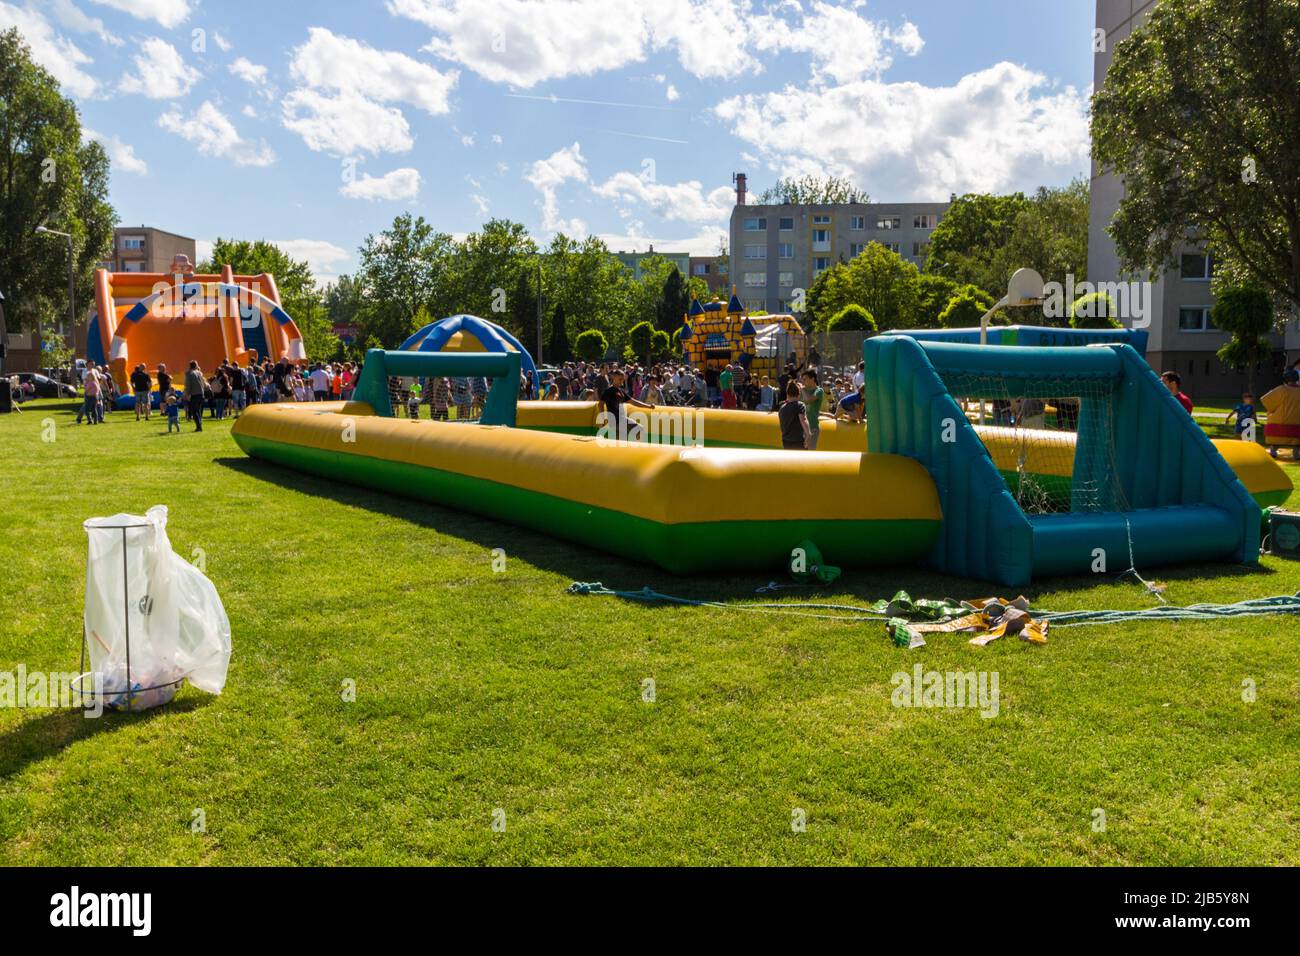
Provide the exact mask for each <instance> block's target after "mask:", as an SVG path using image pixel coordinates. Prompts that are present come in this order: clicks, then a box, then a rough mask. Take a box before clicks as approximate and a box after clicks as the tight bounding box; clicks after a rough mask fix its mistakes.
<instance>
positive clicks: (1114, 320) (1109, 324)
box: [1070, 292, 1123, 329]
mask: <svg viewBox="0 0 1300 956" xmlns="http://www.w3.org/2000/svg"><path fill="white" fill-rule="evenodd" d="M1117 311H1118V310H1117V309H1116V308H1115V302H1114V300H1113V299H1111V297H1110V296H1109V295H1107V294H1106V293H1105V292H1090V293H1088V294H1087V295H1081V296H1079V298H1077V299H1075V300H1074V301H1073V302H1071V303H1070V328H1072V329H1120V328H1123V326H1122V325H1121V324H1120V322H1119V321H1118V315H1117Z"/></svg>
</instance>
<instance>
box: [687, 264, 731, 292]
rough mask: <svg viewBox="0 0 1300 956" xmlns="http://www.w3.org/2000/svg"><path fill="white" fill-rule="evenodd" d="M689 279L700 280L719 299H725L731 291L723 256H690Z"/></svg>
mask: <svg viewBox="0 0 1300 956" xmlns="http://www.w3.org/2000/svg"><path fill="white" fill-rule="evenodd" d="M691 278H693V279H702V280H703V281H704V284H705V285H707V286H708V287H709V292H711V293H713V294H715V295H717V296H718V297H719V298H726V294H727V293H729V292H730V291H731V286H730V282H731V279H730V277H729V276H728V275H727V257H725V256H691Z"/></svg>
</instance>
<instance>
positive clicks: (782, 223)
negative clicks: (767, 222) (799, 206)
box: [776, 216, 794, 232]
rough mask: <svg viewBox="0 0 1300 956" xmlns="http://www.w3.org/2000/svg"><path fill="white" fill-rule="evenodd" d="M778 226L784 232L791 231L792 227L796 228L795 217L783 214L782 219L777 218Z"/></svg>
mask: <svg viewBox="0 0 1300 956" xmlns="http://www.w3.org/2000/svg"><path fill="white" fill-rule="evenodd" d="M776 226H777V228H778V229H780V230H781V231H782V232H789V231H790V230H791V229H793V228H794V217H793V216H782V217H781V218H780V219H778V220H777V222H776Z"/></svg>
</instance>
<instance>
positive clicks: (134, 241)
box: [122, 236, 144, 252]
mask: <svg viewBox="0 0 1300 956" xmlns="http://www.w3.org/2000/svg"><path fill="white" fill-rule="evenodd" d="M122 248H123V249H131V250H134V251H136V252H139V251H140V250H142V249H144V236H123V237H122Z"/></svg>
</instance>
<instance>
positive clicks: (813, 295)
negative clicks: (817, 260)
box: [803, 262, 849, 332]
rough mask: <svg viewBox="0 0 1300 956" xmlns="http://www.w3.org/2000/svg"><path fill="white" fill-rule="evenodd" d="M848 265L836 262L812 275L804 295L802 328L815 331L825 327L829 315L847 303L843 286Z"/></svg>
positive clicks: (829, 317) (828, 320)
mask: <svg viewBox="0 0 1300 956" xmlns="http://www.w3.org/2000/svg"><path fill="white" fill-rule="evenodd" d="M847 273H848V267H847V266H845V264H844V263H842V262H837V263H835V264H834V265H833V266H831V267H830V268H829V269H823V270H822V271H821V272H819V273H817V275H815V276H813V280H812V284H811V285H810V286H809V287H808V292H807V294H806V295H805V296H804V323H803V325H804V329H805V331H808V332H816V331H819V330H821V329H824V328H826V325H827V323H829V322H830V320H831V317H832V316H833V315H835V313H836V312H838V311H839V310H840V309H842V308H844V306H846V305H848V304H849V303H848V298H847V294H846V291H845V288H844V284H845V277H846V274H847Z"/></svg>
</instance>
